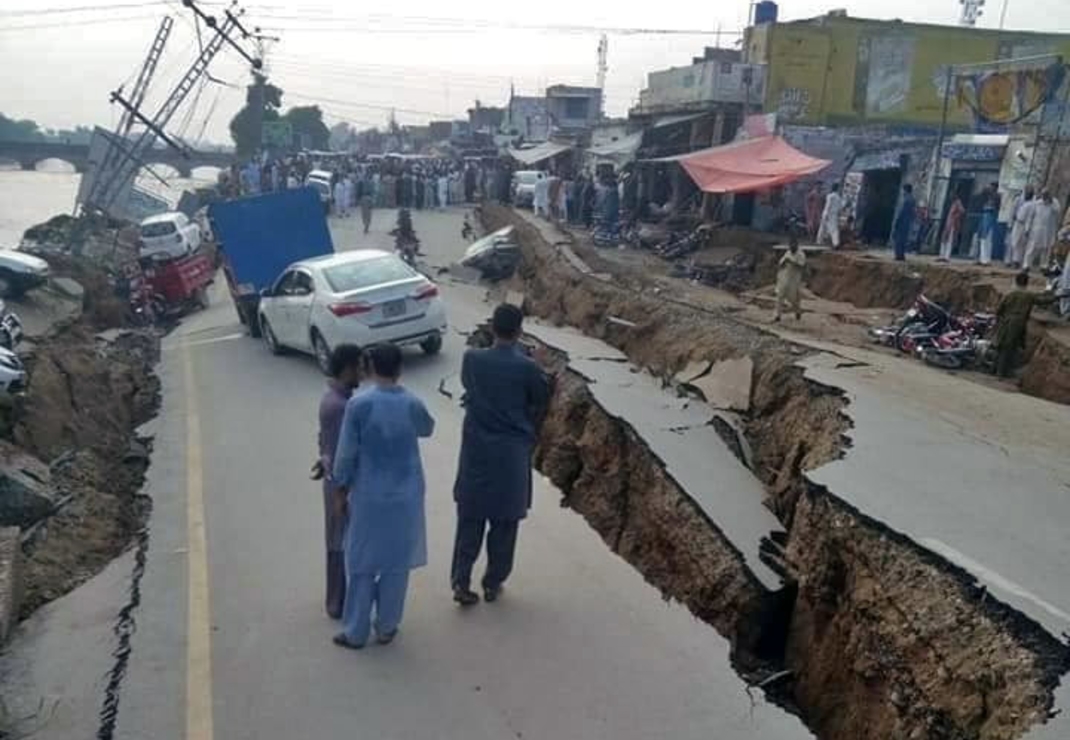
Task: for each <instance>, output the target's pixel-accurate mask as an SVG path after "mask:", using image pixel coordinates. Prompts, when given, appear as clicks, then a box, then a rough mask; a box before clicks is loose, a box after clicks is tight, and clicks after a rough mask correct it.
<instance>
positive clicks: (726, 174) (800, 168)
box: [653, 136, 831, 193]
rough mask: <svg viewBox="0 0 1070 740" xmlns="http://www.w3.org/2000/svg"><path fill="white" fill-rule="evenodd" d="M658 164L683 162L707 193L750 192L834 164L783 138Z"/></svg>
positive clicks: (741, 143) (743, 143)
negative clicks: (802, 149)
mask: <svg viewBox="0 0 1070 740" xmlns="http://www.w3.org/2000/svg"><path fill="white" fill-rule="evenodd" d="M653 161H656V162H679V163H680V165H681V166H682V167H683V168H684V169H685V170H686V171H687V174H688V175H690V176H691V179H692V180H694V181H695V184H696V185H697V186H698V188H699V190H702V191H703V192H706V193H749V192H753V191H755V190H766V189H768V188H772V187H776V186H777V185H785V184H787V183H789V182H792V181H794V180H798V179H799V178H800V177H805V176H806V175H812V174H814V173H815V172H820V171H821V170H823V169H825V168H826V167H828V166H829V165H830V164H831V162H829V161H828V160H826V159H815V158H813V157H810V156H807V155H806V154H803V153H802V152H800V151H799V150H798V149H796V148H795V147H793V146H792V145H791V144H789V143H788V142H786V141H784V140H783V139H782V138H780V137H779V136H763V137H761V138H758V139H748V140H746V141H737V142H733V143H731V144H725V145H724V146H715V147H713V148H711V149H703V150H702V151H698V152H691V153H690V154H681V155H680V156H677V157H663V158H661V159H657V160H653Z"/></svg>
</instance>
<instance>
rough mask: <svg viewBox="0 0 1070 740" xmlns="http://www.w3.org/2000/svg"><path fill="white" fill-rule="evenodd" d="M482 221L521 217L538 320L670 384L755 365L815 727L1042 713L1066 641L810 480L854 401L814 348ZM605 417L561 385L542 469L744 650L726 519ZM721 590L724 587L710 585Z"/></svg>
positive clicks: (985, 738)
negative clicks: (821, 380)
mask: <svg viewBox="0 0 1070 740" xmlns="http://www.w3.org/2000/svg"><path fill="white" fill-rule="evenodd" d="M484 219H485V221H486V222H487V226H488V227H489V228H499V227H500V226H502V225H504V224H506V223H512V224H514V225H516V226H517V232H518V238H519V240H520V243H521V246H522V249H523V252H524V263H523V265H522V268H521V271H520V273H519V275H520V278H521V279H522V280H523V283H524V285H523V288H524V294H525V307H526V308H527V309H528V310H529V312H531V313H534V314H537V315H539V316H541V317H543V318H546V319H549V320H552V321H554V322H557V323H560V324H569V325H572V326H576V327H578V328H581V329H582V330H584V331H585V332H586V333H588V334H590V335H593V336H596V337H598V338H600V339H602V340H603V341H606V342H607V343H609V344H612V345H614V346H616V347H618V348H620V349H621V350H622V351H624V352H625V353H626V354H627V355H628V357H629V358H630V359H631V361H633V362H635V363H636V364H638V365H641V366H643V367H646V368H648V369H650V370H651V371H652V372H654V373H655V374H658V375H661V376H662V377H664V378H666V379H667V378H670V377H672V376H673V375H675V374H676V372H678V371H679V370H680V369H681V368H683V367H685V366H687V365H688V364H690V363H691V362H694V361H700V362H706V361H711V362H712V361H717V360H722V359H728V358H734V357H740V356H749V357H750V358H751V360H752V361H753V363H754V373H753V377H752V389H753V390H752V394H751V408H750V411H749V412H748V413H747V414H746V416H745V430H746V436H747V439H748V441H749V443H750V446H751V448H752V449H753V453H754V459H755V470H756V473H757V474H758V475H759V476H760V477H761V478H762V480H763V481H764V482H765V483H766V486H767V489H768V491H769V493H770V496H771V505H772V507H773V508H774V510H775V511H776V512H777V514H778V516H779V517H780V520H781V522H782V523H783V524H784V525H785V527H786V528H787V530H788V536H787V541H786V545H785V547H784V549H783V563H784V565H785V567H786V568H787V570H788V572H789V574H790V575H792V576H793V580H794V583H795V584H796V585H797V589H796V590H795V593H794V594H791V595H792V599H791V603H788V604H782V605H781V614H780V616H781V617H782V618H783V620H784V622H785V624H786V626H785V631H786V635H787V638H786V643H785V644H783V645H782V646H781V647H782V651H781V653H780V655H779V656H778V661H779V663H780V665H781V666H782V667H784V668H786V669H787V670H788V671H789V673H788V674H785V675H786V676H787V677H786V678H783V679H782V680H783V683H782V689H783V691H784V692H786V694H787V696H789V697H790V700H791V703H792V704H793V705H794V706H795V708H796V709H797V710H798V711H799V712H800V713H801V715H802V716H803V718H804V719H805V720H806V721H807V723H808V725H809V726H810V727H811V729H813V730H814V731H815V732H816V733H817V735H818V737H821V738H823V740H857V738H861V737H864V738H867V739H868V740H903V738H930V739H945V738H947V739H955V740H960V739H961V740H966V739H969V740H974V739H976V740H1010V738H1014V737H1019V736H1020V735H1021V734H1022V733H1023V732H1024V731H1025V730H1026V729H1027V728H1029V727H1030V726H1032V725H1035V724H1036V723H1038V722H1041V721H1043V720H1044V718H1045V717H1046V712H1047V711H1048V709H1050V707H1051V706H1052V701H1053V696H1052V692H1053V690H1054V687H1055V686H1056V685H1057V683H1058V681H1059V677H1060V676H1061V675H1062V674H1063V673H1065V672H1066V671H1067V670H1070V651H1068V649H1067V648H1066V646H1064V645H1062V644H1061V643H1059V642H1058V641H1057V640H1055V639H1054V638H1052V637H1051V636H1050V635H1048V634H1047V633H1046V632H1044V631H1043V630H1042V629H1041V628H1040V627H1039V626H1038V625H1036V624H1035V623H1033V622H1031V621H1029V620H1027V619H1025V618H1024V617H1022V616H1021V615H1020V614H1018V613H1017V612H1014V611H1013V610H1011V609H1009V608H1008V607H1006V606H1004V605H1003V604H1001V603H1000V602H998V601H996V600H995V599H993V598H992V597H991V595H987V594H986V593H985V592H984V591H983V589H980V588H978V587H977V586H976V583H975V581H974V580H973V579H972V578H971V577H970V576H969V574H967V573H965V572H963V571H961V570H958V569H956V568H954V567H952V566H950V565H948V564H947V563H946V562H945V561H943V560H942V559H940V558H937V557H936V556H934V555H932V554H931V553H929V552H927V551H925V550H923V549H921V548H919V547H917V546H916V545H915V544H913V543H912V542H911V541H909V540H907V539H906V538H903V537H901V536H899V535H897V534H896V533H895V532H892V531H890V530H888V529H887V528H886V527H884V526H883V525H881V524H880V523H879V522H875V521H873V520H870V519H868V518H866V517H864V516H863V515H862V514H860V513H859V512H857V511H856V510H854V509H852V508H851V507H849V506H847V505H846V504H845V503H844V502H843V501H842V500H840V499H838V498H837V497H835V496H834V495H832V494H831V493H829V492H827V491H823V490H820V489H816V488H815V487H813V486H812V485H811V484H810V483H809V482H808V481H807V479H806V475H805V473H806V471H807V470H810V469H813V468H815V467H818V466H820V465H821V464H823V463H825V462H828V461H830V460H832V459H834V458H835V457H837V456H838V455H842V454H844V453H845V444H846V442H845V440H844V436H843V435H844V433H845V432H846V430H847V427H848V421H847V419H846V418H845V416H844V414H843V413H842V411H843V409H844V406H845V404H846V400H845V399H844V398H843V396H842V394H840V393H839V392H838V391H837V390H835V389H832V388H827V387H823V386H821V385H819V384H816V383H813V382H810V381H807V380H806V379H805V378H804V377H803V376H802V373H801V372H800V371H799V369H798V368H796V367H795V366H794V363H795V362H796V361H797V360H798V359H799V356H800V355H801V354H804V352H803V351H802V350H800V349H799V348H797V347H794V346H792V345H791V344H789V343H786V342H784V341H783V340H780V339H778V338H776V337H774V336H772V335H769V334H766V333H764V332H761V331H759V330H758V329H756V328H754V327H752V326H749V325H746V324H742V323H740V322H738V321H736V320H734V319H733V318H732V317H731V315H730V314H728V313H727V312H723V311H717V310H704V309H700V308H697V307H695V306H690V305H687V304H683V303H678V302H675V301H674V300H673V299H672V298H671V297H667V296H666V295H665V294H664V293H662V292H660V291H658V290H655V289H650V288H648V287H647V286H646V284H644V283H643V282H642V281H636V280H629V281H627V282H626V283H624V284H617V283H616V282H615V281H614V280H613V279H608V280H601V279H598V278H596V277H594V276H590V275H582V274H580V273H579V272H578V271H577V270H576V269H575V267H574V266H573V265H572V264H571V263H570V262H569V261H567V260H566V259H564V258H563V257H562V256H561V255H560V253H559V252H557V251H556V250H555V249H554V248H553V247H552V246H550V245H549V244H547V243H546V242H545V241H543V240H542V238H541V237H540V235H539V233H538V231H537V230H535V229H534V228H533V227H532V226H531V225H530V224H528V222H527V221H525V220H523V219H521V218H519V217H517V216H516V215H515V214H514V213H513V212H512V211H509V210H507V209H503V208H500V207H494V206H490V207H485V208H484ZM866 269H869V268H866ZM950 287H952V286H949V289H950ZM888 295H891V294H890V293H889V294H888ZM971 295H972V294H971ZM910 298H911V299H913V295H912V294H911V296H910ZM983 298H984V296H976V297H975V299H976V300H983ZM611 317H612V318H614V319H623V320H624V322H627V323H626V324H621V323H620V322H619V321H611V320H610V318H611ZM597 411H598V410H597V406H596V405H595V404H593V403H592V400H591V396H590V394H589V392H588V391H587V389H586V387H585V385H584V381H583V379H581V378H578V377H566V378H565V380H564V381H563V382H561V383H559V386H558V389H557V391H556V392H555V397H554V401H553V408H552V410H551V415H550V419H549V420H548V423H547V426H546V428H545V430H544V436H543V443H542V444H541V446H540V448H539V455H538V457H537V460H536V462H537V465H538V466H539V469H540V470H541V471H542V472H544V473H545V474H546V475H548V476H549V477H550V478H551V479H552V480H553V481H554V482H555V483H556V484H558V485H559V486H560V487H561V489H562V490H563V491H565V494H566V497H565V503H566V504H567V505H569V506H571V507H573V508H575V509H576V510H577V511H579V512H580V513H582V514H583V515H584V516H585V518H586V519H587V521H588V522H589V523H590V524H591V525H592V526H593V527H594V528H595V529H596V530H597V531H599V533H600V534H601V535H602V536H603V538H604V539H605V540H606V542H607V544H608V545H609V546H610V547H611V548H613V550H614V551H616V552H618V553H620V554H621V555H622V557H625V558H626V559H627V560H628V561H629V562H630V563H632V564H633V566H634V567H635V568H636V569H637V570H639V571H640V572H641V573H643V575H644V576H645V577H646V578H647V580H648V581H650V582H651V583H653V584H655V585H657V586H658V587H659V588H661V589H662V591H663V593H665V594H666V595H667V596H670V597H673V598H676V599H679V600H680V601H682V602H683V603H685V604H687V605H688V606H689V607H690V608H691V609H692V611H693V612H694V613H695V614H696V615H697V616H699V617H700V618H702V619H703V620H705V621H706V622H707V623H709V624H711V625H712V626H714V627H715V628H716V629H718V630H719V631H721V632H722V634H725V635H726V636H727V637H729V638H730V639H732V640H733V643H734V644H735V645H736V646H737V647H738V646H739V645H740V644H741V643H745V642H746V641H745V640H743V639H741V638H742V637H744V636H746V635H747V634H748V631H750V632H752V633H753V631H754V629H755V625H754V624H753V620H754V619H755V618H756V616H755V615H761V617H768V616H769V615H768V614H763V613H762V611H761V610H760V609H759V610H753V608H752V605H753V604H754V603H755V601H754V599H753V598H752V597H751V596H750V593H749V591H748V589H747V588H746V587H745V583H744V582H742V581H739V580H738V579H736V578H734V577H730V574H731V573H732V570H733V560H732V559H731V558H730V557H726V555H725V553H724V552H723V548H722V547H720V545H719V539H718V532H717V528H716V523H715V522H709V521H707V520H705V519H704V518H702V517H700V516H696V515H695V513H694V512H693V511H691V510H690V509H689V507H688V506H687V502H688V501H689V499H688V498H687V497H686V494H683V493H682V492H681V491H680V490H679V489H678V488H674V487H672V486H667V485H666V484H665V482H664V481H663V480H662V479H661V478H659V477H658V475H659V474H658V470H657V468H658V466H657V465H656V464H655V463H654V462H652V459H651V458H652V457H653V456H652V454H651V453H650V451H649V450H648V449H646V447H645V444H644V443H643V441H642V440H641V439H638V438H636V437H634V436H629V434H628V429H626V428H624V427H622V426H621V425H620V424H614V423H613V422H612V420H611V419H608V418H606V417H605V416H604V415H599V414H598V413H597ZM713 584H717V588H720V589H723V590H724V593H723V594H720V595H713V594H711V593H710V588H711V586H712V585H713ZM741 584H742V585H741ZM788 592H789V593H791V589H789V590H788ZM761 601H762V600H761V599H758V603H761Z"/></svg>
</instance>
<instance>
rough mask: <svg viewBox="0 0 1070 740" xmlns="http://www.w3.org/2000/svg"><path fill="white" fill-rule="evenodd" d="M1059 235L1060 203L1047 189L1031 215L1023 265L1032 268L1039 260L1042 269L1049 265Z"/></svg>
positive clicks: (1027, 268)
mask: <svg viewBox="0 0 1070 740" xmlns="http://www.w3.org/2000/svg"><path fill="white" fill-rule="evenodd" d="M1058 236H1059V204H1058V203H1057V202H1056V201H1055V199H1054V198H1052V196H1051V191H1050V190H1045V191H1044V192H1043V193H1041V194H1040V200H1038V201H1036V202H1035V203H1034V205H1033V209H1032V213H1030V216H1029V227H1028V236H1027V237H1026V246H1025V256H1024V257H1023V259H1022V267H1023V268H1024V269H1026V270H1031V269H1033V265H1034V264H1035V263H1037V262H1039V263H1040V267H1041V269H1044V268H1045V267H1047V266H1048V258H1049V256H1050V254H1051V248H1052V246H1053V245H1054V244H1055V240H1056V239H1057V238H1058Z"/></svg>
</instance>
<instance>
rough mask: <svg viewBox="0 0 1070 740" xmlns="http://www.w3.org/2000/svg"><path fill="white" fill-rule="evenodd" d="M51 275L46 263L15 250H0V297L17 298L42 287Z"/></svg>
mask: <svg viewBox="0 0 1070 740" xmlns="http://www.w3.org/2000/svg"><path fill="white" fill-rule="evenodd" d="M49 275H51V268H49V266H48V263H47V262H45V261H44V260H43V259H41V258H40V257H34V256H33V255H32V254H26V253H25V252H20V251H19V250H17V249H0V297H3V298H18V297H19V296H21V295H24V294H25V293H26V292H27V291H30V290H33V289H34V288H36V287H38V286H40V285H44V284H45V283H47V282H48V278H49Z"/></svg>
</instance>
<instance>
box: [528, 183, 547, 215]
mask: <svg viewBox="0 0 1070 740" xmlns="http://www.w3.org/2000/svg"><path fill="white" fill-rule="evenodd" d="M531 205H532V210H534V211H535V215H536V216H542V217H544V218H549V216H550V178H548V177H540V178H539V179H537V180H536V181H535V194H534V196H533V197H532V204H531Z"/></svg>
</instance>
